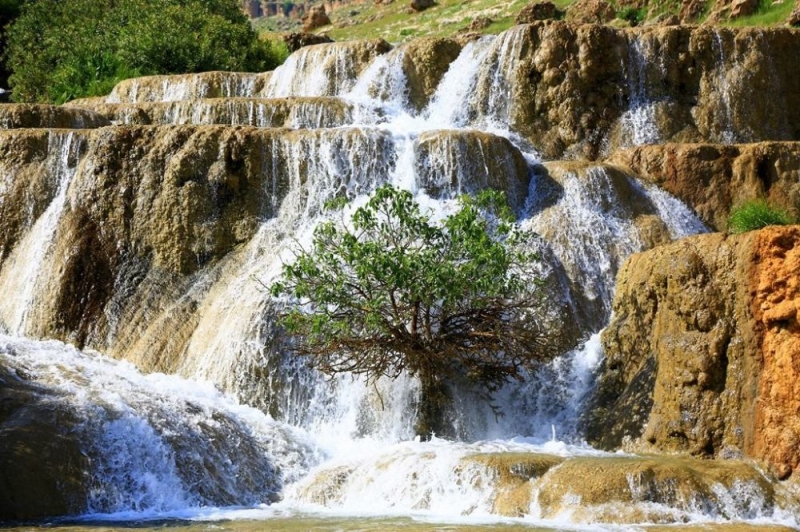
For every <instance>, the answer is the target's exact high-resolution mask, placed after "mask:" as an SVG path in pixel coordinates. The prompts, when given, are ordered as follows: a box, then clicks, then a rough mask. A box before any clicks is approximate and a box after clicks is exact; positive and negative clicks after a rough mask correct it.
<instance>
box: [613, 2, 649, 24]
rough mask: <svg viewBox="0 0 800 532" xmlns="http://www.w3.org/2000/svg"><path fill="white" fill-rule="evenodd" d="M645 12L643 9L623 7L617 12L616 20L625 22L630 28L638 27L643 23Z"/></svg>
mask: <svg viewBox="0 0 800 532" xmlns="http://www.w3.org/2000/svg"><path fill="white" fill-rule="evenodd" d="M645 16H646V10H645V9H644V8H641V9H637V8H635V7H632V6H631V7H625V8H623V9H620V10H619V11H618V12H617V18H618V19H621V20H627V21H628V22H630V23H631V25H632V26H638V25H639V24H641V23H642V22H643V21H644V18H645Z"/></svg>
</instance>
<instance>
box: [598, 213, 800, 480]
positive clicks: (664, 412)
mask: <svg viewBox="0 0 800 532" xmlns="http://www.w3.org/2000/svg"><path fill="white" fill-rule="evenodd" d="M798 271H800V227H798V226H789V227H771V228H766V229H763V230H761V231H756V232H751V233H747V234H744V235H739V236H726V235H723V234H712V235H703V236H697V237H693V238H689V239H684V240H682V241H679V242H676V243H674V244H671V245H668V246H662V247H659V248H656V249H654V250H651V251H648V252H645V253H641V254H638V255H634V256H633V257H631V258H630V259H629V260H628V262H626V264H625V266H624V267H623V269H622V270H621V271H620V274H619V276H618V285H617V291H616V297H615V301H614V317H613V319H612V321H611V323H610V324H609V326H608V328H607V329H606V331H605V333H604V334H603V347H604V350H605V354H606V360H605V362H604V363H603V367H602V368H601V371H600V379H599V383H598V389H597V392H596V395H595V398H594V404H593V406H592V407H590V409H589V411H588V414H587V437H588V440H589V441H590V442H592V443H593V444H595V445H598V446H600V447H601V448H605V449H614V448H619V447H620V446H623V445H625V444H626V442H630V443H633V444H635V445H636V444H638V445H641V446H644V447H645V448H653V449H658V450H661V451H671V452H688V453H691V454H696V455H700V456H716V457H721V458H731V457H738V456H750V457H754V458H758V459H761V460H764V461H766V462H768V463H769V464H771V465H772V466H773V467H774V468H775V471H776V472H777V473H778V474H779V475H780V476H781V477H786V476H788V474H789V473H790V472H792V471H793V470H795V469H796V468H797V467H798V465H799V464H800V452H799V451H798V447H797V445H796V443H795V442H796V441H797V440H798V438H800V424H798V420H797V417H796V412H797V411H798V409H800V403H798V401H797V398H798V397H800V388H799V387H798V386H800V385H798V383H799V382H800V374H798V372H797V371H796V368H795V366H794V365H793V363H792V362H791V360H798V359H800V351H798V349H800V324H799V322H798V316H797V314H798V313H797V308H798V305H800V283H798V282H797V272H798Z"/></svg>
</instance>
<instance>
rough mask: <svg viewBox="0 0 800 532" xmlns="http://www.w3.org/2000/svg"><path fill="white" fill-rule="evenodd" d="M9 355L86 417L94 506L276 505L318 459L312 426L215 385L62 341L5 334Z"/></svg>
mask: <svg viewBox="0 0 800 532" xmlns="http://www.w3.org/2000/svg"><path fill="white" fill-rule="evenodd" d="M0 362H2V365H3V367H4V368H7V369H9V370H10V371H11V374H12V375H14V374H16V375H17V376H18V379H19V380H22V381H29V382H30V383H31V385H32V386H34V387H36V386H40V387H44V388H45V389H47V390H48V391H49V393H50V394H51V396H50V397H52V396H55V397H57V399H58V400H57V402H54V405H53V406H54V408H60V409H63V410H64V411H68V412H71V416H72V417H73V418H74V419H75V420H76V426H75V427H73V429H72V430H74V431H75V432H76V433H77V434H78V435H79V438H80V444H81V445H82V446H83V447H82V451H83V453H84V454H85V455H86V456H87V457H88V458H89V460H90V469H89V471H88V472H87V473H88V475H89V478H88V481H87V484H88V487H89V500H88V503H89V509H90V511H91V512H93V513H98V512H99V513H114V512H126V511H133V512H148V513H159V512H166V511H174V510H179V509H185V508H187V507H199V506H207V505H217V506H219V505H233V504H246V505H252V504H257V503H265V502H270V501H273V500H275V499H276V497H277V496H278V493H279V491H280V489H281V488H282V486H283V484H284V483H286V482H292V481H295V480H297V479H298V478H300V477H301V476H302V475H303V474H304V473H305V472H306V470H307V469H308V467H309V465H310V464H311V463H313V462H314V461H316V454H317V452H318V451H317V450H316V448H315V446H314V444H313V441H312V440H311V439H310V438H308V437H307V436H306V435H304V434H303V433H302V432H300V431H298V430H297V429H294V428H292V427H290V426H288V425H285V424H283V423H279V422H276V421H274V420H273V419H271V418H269V417H268V416H266V415H264V414H263V413H261V412H260V411H258V410H256V409H254V408H251V407H247V406H242V405H240V404H238V403H236V402H234V401H232V400H231V399H229V398H227V397H225V396H223V395H222V394H220V393H219V392H218V391H217V390H216V389H215V388H214V387H213V386H212V385H210V384H209V383H203V382H199V381H186V380H183V379H181V378H179V377H175V376H167V375H163V374H151V375H147V376H144V375H141V374H140V373H138V372H137V371H136V370H135V369H134V368H133V367H132V366H131V365H129V364H127V363H124V362H117V361H113V360H110V359H107V358H104V357H102V356H100V355H98V354H96V353H82V352H80V351H78V350H76V349H74V348H72V347H70V346H68V345H64V344H61V343H60V342H52V341H51V342H35V341H31V340H23V339H17V338H12V337H8V336H0Z"/></svg>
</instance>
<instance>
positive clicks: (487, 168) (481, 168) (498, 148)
mask: <svg viewBox="0 0 800 532" xmlns="http://www.w3.org/2000/svg"><path fill="white" fill-rule="evenodd" d="M414 152H415V160H416V167H417V168H416V171H417V174H418V175H420V176H423V179H422V182H421V183H420V185H421V186H422V187H423V188H425V189H426V190H427V191H428V193H429V194H431V195H432V196H434V197H436V196H445V197H446V196H452V195H454V194H463V193H468V194H475V193H477V192H479V191H481V190H483V189H485V188H493V189H495V190H503V191H505V193H506V197H507V198H508V201H509V205H510V206H511V207H512V208H513V209H514V210H516V211H518V212H520V211H521V210H522V208H523V206H524V204H525V199H526V198H527V196H528V184H529V183H530V176H529V173H528V164H527V162H526V161H525V158H524V157H523V156H522V154H521V153H520V152H519V150H517V149H516V148H515V147H514V145H513V144H511V142H509V141H508V140H506V139H504V138H502V137H497V136H494V135H490V134H487V133H481V132H478V131H460V130H459V131H432V132H427V133H423V134H422V135H420V137H419V139H418V140H417V142H416V145H415V148H414Z"/></svg>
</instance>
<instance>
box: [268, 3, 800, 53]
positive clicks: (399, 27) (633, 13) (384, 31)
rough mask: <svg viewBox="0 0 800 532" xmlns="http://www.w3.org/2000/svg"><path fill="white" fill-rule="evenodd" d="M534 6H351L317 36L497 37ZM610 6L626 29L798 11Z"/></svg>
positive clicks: (756, 19) (284, 24)
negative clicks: (476, 34)
mask: <svg viewBox="0 0 800 532" xmlns="http://www.w3.org/2000/svg"><path fill="white" fill-rule="evenodd" d="M751 1H752V2H755V1H756V0H751ZM531 3H532V2H531V1H530V0H512V1H510V2H498V1H497V0H438V1H437V2H436V3H435V4H434V5H433V6H432V7H430V8H428V9H426V10H423V11H420V12H416V11H414V10H413V9H411V8H410V3H409V2H408V1H403V0H394V1H390V2H372V1H367V2H361V1H355V2H347V3H344V4H338V6H337V7H336V8H334V9H331V10H329V12H328V15H329V16H330V19H331V24H330V25H327V26H323V27H321V28H318V29H316V30H315V33H324V34H326V35H328V36H330V37H331V38H333V39H334V40H337V41H338V40H351V39H366V38H376V37H380V38H383V39H386V40H387V41H389V42H392V43H399V42H404V41H408V40H410V39H413V38H416V37H424V36H438V37H450V36H454V35H457V34H459V33H468V32H470V31H478V32H480V33H484V34H497V33H500V32H502V31H504V30H506V29H508V28H509V27H511V26H513V25H514V24H515V23H516V21H515V19H516V17H517V15H518V14H519V12H520V10H522V8H524V7H525V6H528V5H530V4H531ZM553 3H554V4H555V6H556V7H557V8H558V9H559V10H560V12H561V15H560V16H564V13H565V12H566V11H567V10H576V11H580V10H581V9H585V7H584V6H585V4H586V3H587V2H577V1H574V0H553ZM610 5H611V9H612V10H613V12H614V13H615V16H614V18H612V20H610V21H608V23H610V24H612V25H615V26H623V27H624V26H630V25H639V24H648V23H658V22H660V21H664V20H666V19H667V18H668V17H670V16H674V17H676V18H677V20H680V21H681V22H683V23H719V24H724V25H731V26H766V25H776V24H786V23H787V21H788V20H789V18H790V15H791V14H792V11H793V9H795V2H794V1H793V0H783V1H778V2H774V1H772V0H760V2H758V3H757V5H756V4H753V6H754V7H750V10H751V11H752V13H751V14H747V15H741V16H737V17H731V10H732V6H733V2H732V1H731V0H695V1H691V0H685V1H684V2H680V1H677V0H633V1H631V0H617V1H613V2H610ZM577 18H580V15H577ZM673 20H675V19H673ZM253 24H254V27H255V28H256V29H257V30H258V31H259V32H262V33H269V32H277V31H300V30H301V28H302V25H303V24H302V21H301V20H300V19H299V18H297V19H293V18H286V17H282V16H277V17H262V18H258V19H254V20H253Z"/></svg>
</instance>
